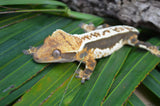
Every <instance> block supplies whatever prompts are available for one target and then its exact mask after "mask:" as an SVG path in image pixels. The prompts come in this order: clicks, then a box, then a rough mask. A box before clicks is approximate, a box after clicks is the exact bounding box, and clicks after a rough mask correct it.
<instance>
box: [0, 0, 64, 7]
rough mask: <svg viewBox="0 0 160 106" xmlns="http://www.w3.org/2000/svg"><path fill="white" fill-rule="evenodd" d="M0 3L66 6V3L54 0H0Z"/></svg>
mask: <svg viewBox="0 0 160 106" xmlns="http://www.w3.org/2000/svg"><path fill="white" fill-rule="evenodd" d="M0 4H1V5H27V4H49V5H58V6H66V4H64V3H62V2H59V1H54V0H11V1H7V0H0Z"/></svg>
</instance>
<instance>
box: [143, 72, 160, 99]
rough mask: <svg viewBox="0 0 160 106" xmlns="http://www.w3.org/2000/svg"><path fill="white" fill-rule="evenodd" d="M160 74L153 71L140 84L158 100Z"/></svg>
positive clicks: (159, 96) (159, 95)
mask: <svg viewBox="0 0 160 106" xmlns="http://www.w3.org/2000/svg"><path fill="white" fill-rule="evenodd" d="M159 76H160V73H159V72H158V71H157V70H153V71H152V72H151V73H150V74H149V75H148V76H147V77H146V78H145V80H144V81H143V82H142V83H143V84H144V85H145V86H146V87H147V88H148V89H150V90H151V91H152V92H153V93H154V94H155V95H156V96H157V97H158V98H160V90H159V89H160V77H159Z"/></svg>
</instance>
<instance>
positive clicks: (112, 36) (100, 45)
mask: <svg viewBox="0 0 160 106" xmlns="http://www.w3.org/2000/svg"><path fill="white" fill-rule="evenodd" d="M81 28H82V29H84V30H85V31H86V33H84V34H73V35H71V34H69V33H67V32H65V31H63V30H60V29H58V30H56V31H55V32H53V34H52V35H51V36H48V37H47V38H46V39H45V40H44V44H43V45H42V46H40V47H31V48H30V49H28V50H24V53H25V54H32V55H33V59H34V61H36V62H38V63H54V62H60V63H63V62H73V61H81V60H82V58H83V60H82V62H83V63H84V64H85V69H84V71H83V70H79V71H78V78H81V83H84V82H85V80H89V78H90V76H91V74H92V73H93V71H94V69H95V66H96V60H95V59H100V58H102V57H106V56H108V55H111V54H112V53H113V52H115V51H117V50H119V49H120V48H122V47H123V45H125V44H128V45H131V46H137V47H140V48H143V49H146V50H148V51H150V52H151V53H152V54H154V55H156V56H158V57H160V51H159V50H158V47H157V46H153V45H152V44H150V43H147V42H143V41H139V40H138V39H137V37H138V33H139V31H138V30H137V29H136V28H134V27H131V26H126V25H118V26H111V27H109V26H108V25H107V24H104V25H100V26H98V27H95V26H94V25H93V24H84V23H83V24H81Z"/></svg>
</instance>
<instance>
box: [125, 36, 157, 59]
mask: <svg viewBox="0 0 160 106" xmlns="http://www.w3.org/2000/svg"><path fill="white" fill-rule="evenodd" d="M128 44H129V45H132V46H136V47H139V48H143V49H145V50H148V51H150V52H151V53H152V54H154V55H156V56H158V57H160V51H159V47H158V46H154V45H152V44H151V43H149V42H143V41H139V40H138V39H137V35H133V36H131V38H130V39H129V40H128Z"/></svg>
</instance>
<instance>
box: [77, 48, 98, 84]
mask: <svg viewBox="0 0 160 106" xmlns="http://www.w3.org/2000/svg"><path fill="white" fill-rule="evenodd" d="M86 50H87V49H84V51H82V52H80V53H78V54H77V60H78V61H82V62H83V63H84V64H85V69H84V71H83V70H81V69H80V70H79V71H78V76H77V78H81V79H82V80H81V83H84V82H85V80H89V79H90V76H91V75H92V73H93V71H94V69H95V66H96V60H95V59H94V58H93V56H92V54H91V52H89V51H86Z"/></svg>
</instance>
